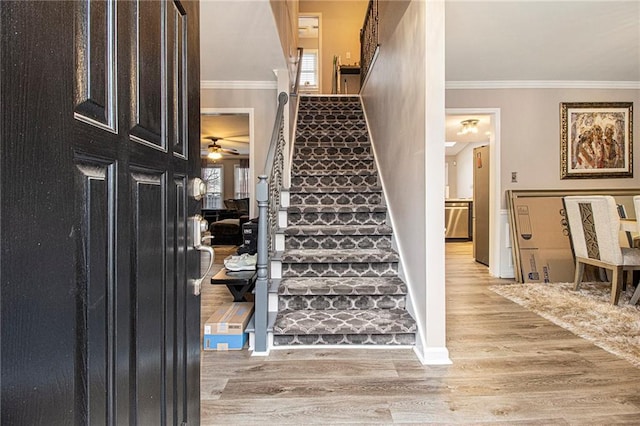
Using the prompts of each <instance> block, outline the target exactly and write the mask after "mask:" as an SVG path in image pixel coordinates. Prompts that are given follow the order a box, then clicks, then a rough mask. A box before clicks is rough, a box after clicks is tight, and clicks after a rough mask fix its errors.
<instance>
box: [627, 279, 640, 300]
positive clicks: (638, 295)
mask: <svg viewBox="0 0 640 426" xmlns="http://www.w3.org/2000/svg"><path fill="white" fill-rule="evenodd" d="M638 299H640V282H638V284H636V291H634V292H633V296H631V300H630V301H629V303H631V304H632V305H635V304H636V303H638Z"/></svg>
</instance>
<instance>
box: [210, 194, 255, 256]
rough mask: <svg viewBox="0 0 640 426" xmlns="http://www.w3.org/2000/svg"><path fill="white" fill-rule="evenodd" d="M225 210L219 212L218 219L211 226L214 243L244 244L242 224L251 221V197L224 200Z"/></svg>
mask: <svg viewBox="0 0 640 426" xmlns="http://www.w3.org/2000/svg"><path fill="white" fill-rule="evenodd" d="M224 204H225V210H224V211H220V212H218V215H217V220H215V221H213V222H212V223H211V225H210V226H209V231H210V232H211V235H212V236H213V241H212V242H211V243H212V244H213V245H234V246H239V245H241V244H242V224H243V223H245V222H248V221H249V199H248V198H237V199H227V200H224Z"/></svg>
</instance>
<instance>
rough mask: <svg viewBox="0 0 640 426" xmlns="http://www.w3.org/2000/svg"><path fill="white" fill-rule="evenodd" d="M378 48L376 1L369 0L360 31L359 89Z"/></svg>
mask: <svg viewBox="0 0 640 426" xmlns="http://www.w3.org/2000/svg"><path fill="white" fill-rule="evenodd" d="M378 46H379V44H378V0H370V1H369V6H368V7H367V13H366V15H365V17H364V23H363V24H362V29H361V30H360V87H362V86H363V85H364V81H365V79H366V77H367V74H368V73H369V68H370V67H371V64H372V63H373V59H374V57H375V55H376V50H377V49H378Z"/></svg>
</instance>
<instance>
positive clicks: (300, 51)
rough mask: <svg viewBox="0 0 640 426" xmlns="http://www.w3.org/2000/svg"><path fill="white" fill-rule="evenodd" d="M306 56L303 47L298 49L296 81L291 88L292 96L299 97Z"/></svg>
mask: <svg viewBox="0 0 640 426" xmlns="http://www.w3.org/2000/svg"><path fill="white" fill-rule="evenodd" d="M303 54H304V49H303V48H302V47H298V58H297V59H296V64H297V66H296V79H295V81H294V82H293V86H292V87H291V96H297V95H298V88H299V87H300V73H301V72H302V56H303Z"/></svg>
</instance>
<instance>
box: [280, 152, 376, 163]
mask: <svg viewBox="0 0 640 426" xmlns="http://www.w3.org/2000/svg"><path fill="white" fill-rule="evenodd" d="M309 161H317V162H325V161H373V154H371V153H369V152H366V153H362V154H339V153H338V154H320V155H316V154H296V155H295V157H294V158H293V161H292V163H293V164H296V163H302V162H305V163H306V162H309Z"/></svg>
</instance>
